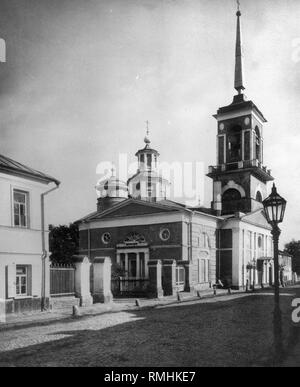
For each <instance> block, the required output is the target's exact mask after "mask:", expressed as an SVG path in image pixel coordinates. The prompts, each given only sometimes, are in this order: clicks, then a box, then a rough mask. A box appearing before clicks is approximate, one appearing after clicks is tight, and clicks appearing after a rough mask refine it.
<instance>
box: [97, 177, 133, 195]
mask: <svg viewBox="0 0 300 387" xmlns="http://www.w3.org/2000/svg"><path fill="white" fill-rule="evenodd" d="M96 190H97V192H98V195H99V196H100V197H111V198H117V197H127V196H128V186H127V184H126V183H125V182H124V181H122V180H120V179H118V178H117V177H115V176H111V177H110V178H109V179H105V180H100V181H98V183H97V185H96Z"/></svg>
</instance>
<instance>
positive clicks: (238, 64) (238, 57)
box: [234, 0, 245, 94]
mask: <svg viewBox="0 0 300 387" xmlns="http://www.w3.org/2000/svg"><path fill="white" fill-rule="evenodd" d="M237 6H238V10H237V13H236V16H237V27H236V48H235V77H234V88H235V89H236V90H237V92H238V93H239V94H242V93H243V90H244V89H245V87H244V73H243V50H242V32H241V20H240V18H241V16H242V14H241V11H240V1H239V0H237Z"/></svg>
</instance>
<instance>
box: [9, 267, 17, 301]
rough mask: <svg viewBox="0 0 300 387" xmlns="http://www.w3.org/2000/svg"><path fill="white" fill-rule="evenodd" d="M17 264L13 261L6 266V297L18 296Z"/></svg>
mask: <svg viewBox="0 0 300 387" xmlns="http://www.w3.org/2000/svg"><path fill="white" fill-rule="evenodd" d="M16 276H17V271H16V264H15V263H11V264H9V265H7V266H6V297H7V298H15V297H16Z"/></svg>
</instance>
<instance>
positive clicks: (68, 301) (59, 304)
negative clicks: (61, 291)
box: [50, 297, 80, 311]
mask: <svg viewBox="0 0 300 387" xmlns="http://www.w3.org/2000/svg"><path fill="white" fill-rule="evenodd" d="M79 303H80V300H79V298H76V297H52V298H51V299H50V309H51V310H53V311H57V310H60V311H62V310H70V311H72V308H73V306H79Z"/></svg>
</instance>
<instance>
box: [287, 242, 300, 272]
mask: <svg viewBox="0 0 300 387" xmlns="http://www.w3.org/2000/svg"><path fill="white" fill-rule="evenodd" d="M284 251H286V252H287V253H289V254H290V255H291V256H292V262H293V271H294V272H296V273H297V274H300V241H295V240H294V239H293V240H292V241H291V242H290V243H287V244H286V245H285V249H284Z"/></svg>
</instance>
